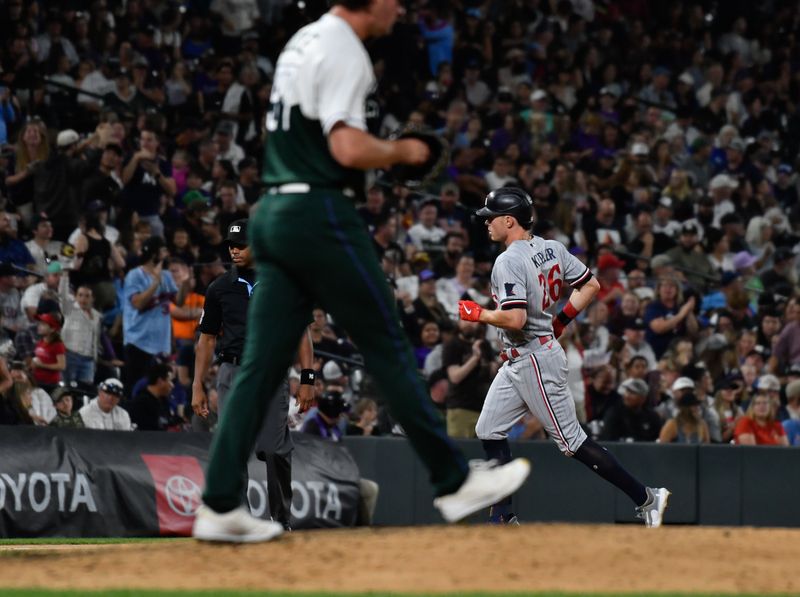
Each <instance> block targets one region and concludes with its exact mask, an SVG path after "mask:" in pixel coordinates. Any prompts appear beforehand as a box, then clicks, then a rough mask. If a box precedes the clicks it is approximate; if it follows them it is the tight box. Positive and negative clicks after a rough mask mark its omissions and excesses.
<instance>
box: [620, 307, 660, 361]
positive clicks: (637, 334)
mask: <svg viewBox="0 0 800 597" xmlns="http://www.w3.org/2000/svg"><path fill="white" fill-rule="evenodd" d="M645 329H646V327H645V324H644V320H643V319H642V318H641V317H637V318H636V319H634V320H633V321H631V322H630V323H628V324H626V325H625V331H624V333H623V339H624V340H625V346H623V348H622V354H624V355H626V356H627V357H628V358H629V359H630V358H633V357H642V358H643V359H645V364H646V367H647V369H646V371H652V370H654V369H655V368H656V355H655V353H654V352H653V348H652V347H651V346H650V345H649V344H648V343H647V341H646V340H645V339H644V337H645Z"/></svg>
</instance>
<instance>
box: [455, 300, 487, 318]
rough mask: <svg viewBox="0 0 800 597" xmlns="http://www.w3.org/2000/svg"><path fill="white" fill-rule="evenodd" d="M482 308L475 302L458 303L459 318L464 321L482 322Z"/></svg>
mask: <svg viewBox="0 0 800 597" xmlns="http://www.w3.org/2000/svg"><path fill="white" fill-rule="evenodd" d="M481 311H483V307H481V306H480V305H479V304H478V303H476V302H474V301H458V316H459V317H460V318H461V319H463V320H464V321H480V317H481Z"/></svg>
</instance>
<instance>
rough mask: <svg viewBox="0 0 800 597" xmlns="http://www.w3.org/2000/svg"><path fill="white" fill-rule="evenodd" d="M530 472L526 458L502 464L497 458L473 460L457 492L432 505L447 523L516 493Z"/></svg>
mask: <svg viewBox="0 0 800 597" xmlns="http://www.w3.org/2000/svg"><path fill="white" fill-rule="evenodd" d="M530 472H531V463H530V462H529V461H528V459H527V458H516V459H514V460H512V461H511V462H509V463H508V464H504V465H502V466H500V465H498V464H497V461H496V460H471V461H470V463H469V474H468V475H467V478H466V480H465V481H464V483H463V484H462V485H461V487H459V488H458V491H456V492H455V493H451V494H449V495H443V496H441V497H438V498H436V499H435V500H433V505H434V506H436V507H437V508H438V509H439V512H441V514H442V517H443V518H444V519H445V520H446V521H447V522H456V521H458V520H461V519H462V518H464V517H465V516H469V515H470V514H473V513H475V512H477V511H478V510H481V509H483V508H488V507H489V506H491V505H492V504H495V503H497V502H499V501H500V500H502V499H503V498H504V497H507V496H509V495H511V494H512V493H514V492H515V491H516V490H517V489H519V488H520V486H521V485H522V483H523V482H524V481H525V479H527V478H528V475H529V474H530Z"/></svg>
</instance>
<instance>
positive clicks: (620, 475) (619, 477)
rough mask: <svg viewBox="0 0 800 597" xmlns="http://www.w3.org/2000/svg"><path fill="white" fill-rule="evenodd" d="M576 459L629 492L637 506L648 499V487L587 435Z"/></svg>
mask: <svg viewBox="0 0 800 597" xmlns="http://www.w3.org/2000/svg"><path fill="white" fill-rule="evenodd" d="M574 458H575V459H577V460H579V461H580V462H582V463H583V464H585V465H586V466H588V467H589V468H590V469H592V470H593V471H594V472H596V473H597V474H598V475H600V476H601V477H603V479H605V480H606V481H608V482H609V483H612V484H614V485H616V486H617V487H619V488H620V489H621V490H622V491H624V492H625V493H626V494H628V497H629V498H631V499H632V500H633V503H634V504H635V505H637V506H641V505H642V504H644V503H645V502H646V501H647V489H645V486H644V485H642V484H641V483H639V481H637V480H636V479H635V478H634V477H633V475H631V474H630V473H629V472H628V471H627V470H625V469H624V468H623V466H622V465H621V464H620V463H619V461H618V460H617V459H616V458H614V455H613V454H611V452H609V451H608V450H606V449H605V448H604V447H603V446H601V445H600V444H598V443H597V442H596V441H594V440H593V439H592V438H590V437H587V438H586V441H584V442H583V444H582V445H581V447H580V448H578V451H577V452H575V456H574Z"/></svg>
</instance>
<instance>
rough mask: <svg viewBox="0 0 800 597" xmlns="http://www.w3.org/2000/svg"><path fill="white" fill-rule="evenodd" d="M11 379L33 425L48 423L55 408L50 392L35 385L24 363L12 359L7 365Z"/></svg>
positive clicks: (53, 415)
mask: <svg viewBox="0 0 800 597" xmlns="http://www.w3.org/2000/svg"><path fill="white" fill-rule="evenodd" d="M8 370H9V373H10V375H11V379H12V380H13V381H14V390H15V392H16V393H17V396H18V397H19V399H20V401H21V402H22V405H23V406H24V407H25V408H26V409H28V414H29V415H30V417H31V420H32V421H33V423H34V425H48V424H49V423H50V422H51V421H52V420H53V418H54V417H55V416H56V409H55V408H54V406H53V401H52V399H51V398H50V394H48V393H47V392H46V391H44V390H43V389H42V388H40V387H37V385H36V382H35V381H34V379H33V377H32V376H31V374H30V373H29V372H28V369H27V367H25V363H23V362H21V361H12V362H11V363H10V365H9V367H8Z"/></svg>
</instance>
